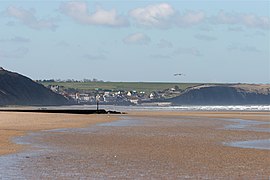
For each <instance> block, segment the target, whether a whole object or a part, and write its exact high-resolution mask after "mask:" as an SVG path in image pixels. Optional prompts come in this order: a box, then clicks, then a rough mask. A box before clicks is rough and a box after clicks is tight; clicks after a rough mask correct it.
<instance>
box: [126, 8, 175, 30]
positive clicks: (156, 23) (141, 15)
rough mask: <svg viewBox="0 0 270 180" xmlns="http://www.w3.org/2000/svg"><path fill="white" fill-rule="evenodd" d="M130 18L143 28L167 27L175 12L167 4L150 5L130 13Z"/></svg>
mask: <svg viewBox="0 0 270 180" xmlns="http://www.w3.org/2000/svg"><path fill="white" fill-rule="evenodd" d="M129 14H130V16H131V17H132V18H133V19H135V21H136V22H137V23H138V24H139V25H142V26H148V27H161V28H163V27H167V26H168V25H169V24H170V20H171V17H172V16H173V15H174V14H175V10H174V9H173V8H172V6H171V5H169V4H167V3H161V4H155V5H149V6H146V7H142V8H137V9H134V10H132V11H130V13H129Z"/></svg>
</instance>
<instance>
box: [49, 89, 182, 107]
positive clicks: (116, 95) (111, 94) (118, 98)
mask: <svg viewBox="0 0 270 180" xmlns="http://www.w3.org/2000/svg"><path fill="white" fill-rule="evenodd" d="M48 87H49V88H50V89H51V90H52V91H54V92H56V93H59V94H62V95H64V96H65V97H67V98H69V99H71V100H73V101H75V102H76V103H78V104H95V103H96V102H97V101H98V102H99V103H100V104H113V105H139V104H143V103H151V102H157V101H164V100H165V99H166V97H169V95H174V96H175V95H178V94H180V91H178V90H176V89H175V88H171V89H168V90H164V91H160V92H155V91H153V92H151V93H145V92H137V91H135V90H131V91H123V90H119V91H112V90H102V89H97V90H95V91H89V92H85V91H81V92H80V91H74V90H71V91H70V90H63V88H60V87H59V86H57V85H55V86H53V85H50V86H48Z"/></svg>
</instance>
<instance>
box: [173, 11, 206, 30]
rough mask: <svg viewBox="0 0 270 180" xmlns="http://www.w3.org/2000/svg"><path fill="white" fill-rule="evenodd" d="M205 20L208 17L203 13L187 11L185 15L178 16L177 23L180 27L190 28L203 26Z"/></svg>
mask: <svg viewBox="0 0 270 180" xmlns="http://www.w3.org/2000/svg"><path fill="white" fill-rule="evenodd" d="M205 19H206V15H205V13H204V12H202V11H187V12H185V13H184V14H183V15H178V16H177V17H176V20H175V23H176V25H178V26H180V27H189V26H193V25H197V24H201V23H202V22H203V21H204V20H205Z"/></svg>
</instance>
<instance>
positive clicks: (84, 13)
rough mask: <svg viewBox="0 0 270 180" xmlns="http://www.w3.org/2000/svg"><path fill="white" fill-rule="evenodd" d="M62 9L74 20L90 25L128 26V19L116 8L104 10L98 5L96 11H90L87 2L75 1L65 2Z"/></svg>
mask: <svg viewBox="0 0 270 180" xmlns="http://www.w3.org/2000/svg"><path fill="white" fill-rule="evenodd" d="M60 11H61V12H62V13H63V14H65V15H67V16H69V17H70V18H72V19H73V20H74V21H76V22H78V23H81V24H88V25H102V26H111V27H121V26H128V25H129V23H128V21H127V19H125V18H124V17H122V16H119V15H118V14H117V12H116V10H115V9H112V10H104V9H102V8H100V7H98V8H97V9H96V10H95V12H93V13H90V12H89V10H88V5H87V3H86V2H80V1H74V2H64V3H62V4H61V6H60Z"/></svg>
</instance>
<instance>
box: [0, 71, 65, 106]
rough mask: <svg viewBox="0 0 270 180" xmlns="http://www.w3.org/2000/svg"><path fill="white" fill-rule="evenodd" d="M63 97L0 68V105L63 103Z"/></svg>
mask: <svg viewBox="0 0 270 180" xmlns="http://www.w3.org/2000/svg"><path fill="white" fill-rule="evenodd" d="M67 103H68V101H67V99H66V98H65V97H63V96H61V95H59V94H56V93H54V92H52V91H51V90H49V89H47V88H45V87H44V86H43V85H41V84H38V83H36V82H34V81H32V80H31V79H29V78H27V77H25V76H22V75H20V74H18V73H14V72H10V71H7V70H4V69H3V68H0V105H63V104H67Z"/></svg>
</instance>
